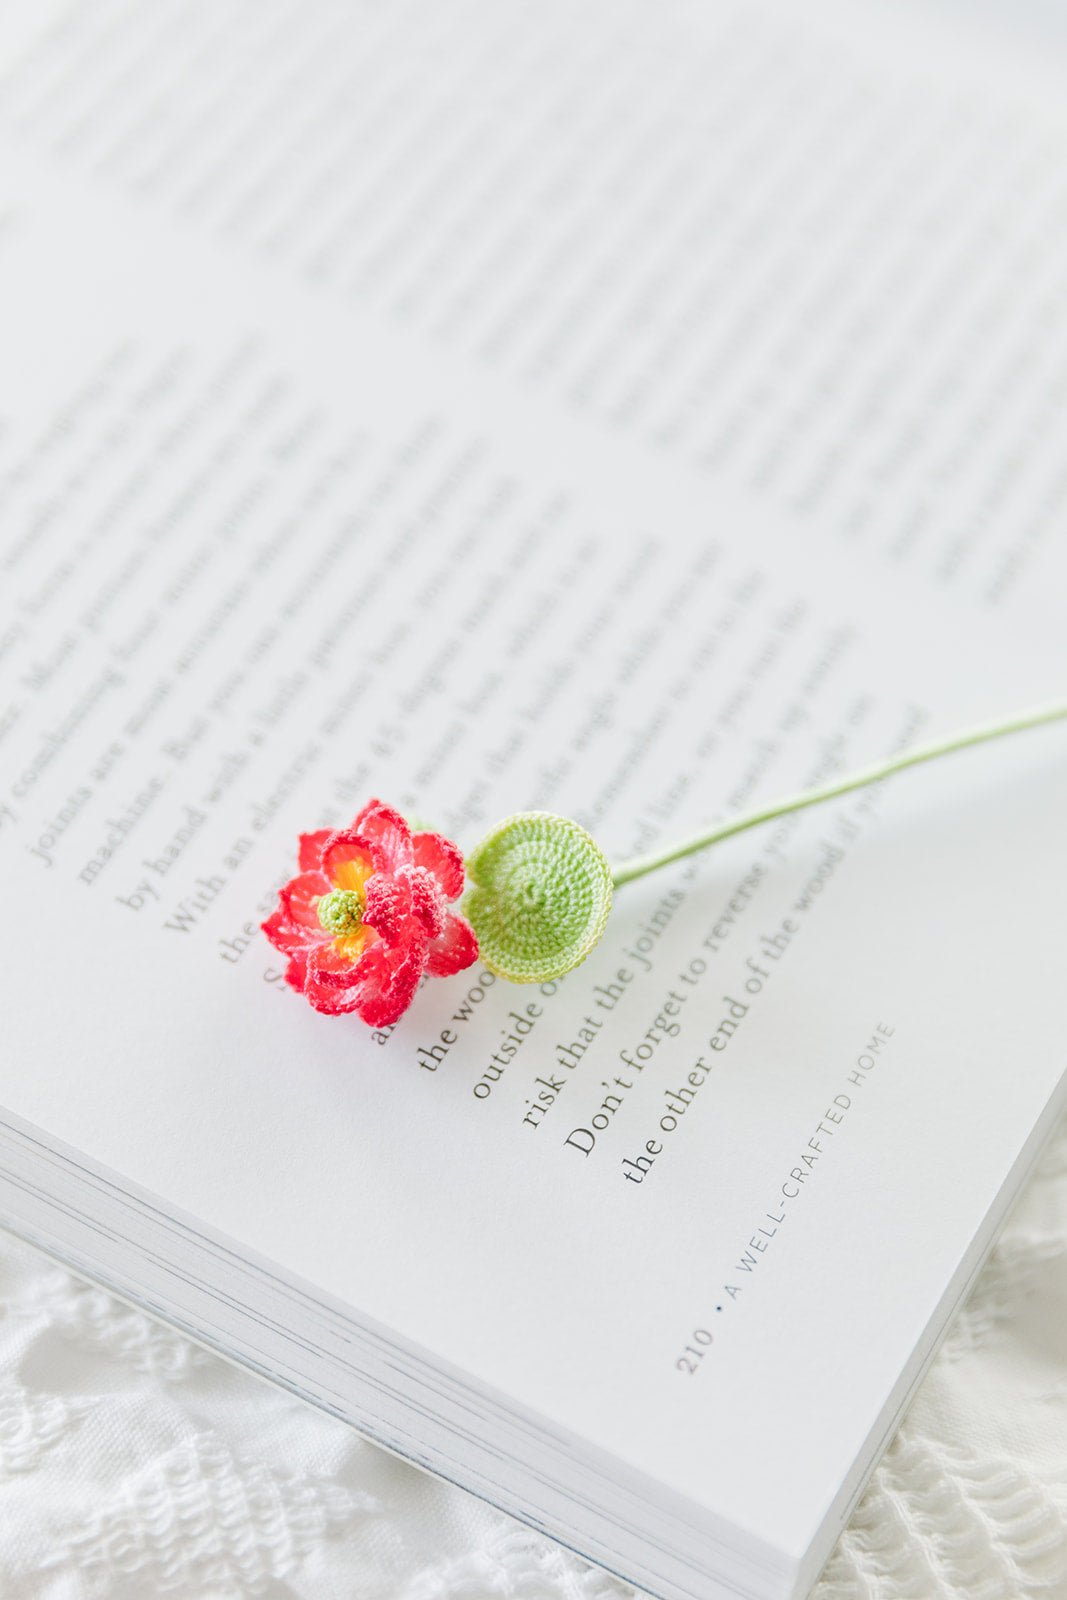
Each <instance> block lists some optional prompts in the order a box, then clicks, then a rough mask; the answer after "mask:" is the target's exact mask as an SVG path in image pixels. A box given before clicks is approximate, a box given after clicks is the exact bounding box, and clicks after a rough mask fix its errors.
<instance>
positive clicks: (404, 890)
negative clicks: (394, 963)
mask: <svg viewBox="0 0 1067 1600" xmlns="http://www.w3.org/2000/svg"><path fill="white" fill-rule="evenodd" d="M412 909H413V908H412V904H411V885H410V884H409V883H408V881H407V879H406V878H394V877H391V876H390V874H389V873H387V872H376V873H375V874H374V877H373V878H369V879H368V880H367V900H366V904H365V905H364V907H363V920H364V922H365V923H366V924H367V926H368V927H370V928H374V929H375V931H376V932H378V933H380V934H381V936H382V938H383V939H385V940H386V941H387V942H388V943H389V944H397V943H398V942H401V941H403V940H404V935H405V932H406V931H407V928H408V924H409V923H411V921H412Z"/></svg>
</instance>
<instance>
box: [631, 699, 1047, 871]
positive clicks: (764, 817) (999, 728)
mask: <svg viewBox="0 0 1067 1600" xmlns="http://www.w3.org/2000/svg"><path fill="white" fill-rule="evenodd" d="M1063 717H1067V702H1064V701H1060V702H1058V703H1057V704H1056V705H1051V706H1042V707H1040V708H1039V709H1038V710H1036V711H1027V712H1024V713H1023V714H1022V715H1021V716H1015V717H1009V718H1007V719H1006V720H1004V721H1001V722H989V723H986V724H985V725H984V726H983V727H979V728H970V729H968V730H967V731H966V732H964V733H958V734H955V735H953V736H952V737H951V738H948V739H937V740H934V741H933V742H932V743H930V744H919V745H915V746H913V748H912V749H910V750H905V751H904V753H903V754H902V755H899V756H892V757H891V758H890V759H889V760H888V761H877V762H875V763H874V765H873V766H870V767H863V768H862V769H861V770H860V771H859V772H853V773H851V774H850V775H849V776H848V777H845V778H840V779H838V780H836V781H835V782H833V783H825V784H823V785H822V786H821V787H820V788H818V789H805V790H802V791H801V793H800V794H792V795H789V796H788V797H787V798H786V799H785V800H779V801H778V802H777V804H776V805H770V806H764V807H762V808H761V809H760V810H759V811H750V812H749V813H748V814H747V815H746V816H743V817H737V818H735V819H734V820H733V821H732V822H725V823H723V824H722V825H721V826H720V827H717V828H712V829H710V830H709V831H708V832H705V833H698V834H695V835H694V836H693V837H692V838H691V839H685V840H683V841H682V843H681V844H677V845H673V846H672V847H671V848H670V849H668V850H663V851H660V852H659V853H658V854H656V855H648V856H635V857H634V859H633V860H632V861H624V862H623V864H622V866H620V867H616V868H615V870H614V873H613V874H612V878H613V882H614V885H615V887H616V889H618V888H619V887H620V886H621V885H622V884H624V883H632V882H633V880H634V879H635V878H643V877H644V875H645V873H646V872H655V871H656V870H657V869H658V868H659V867H667V866H670V864H671V863H672V862H673V861H681V860H682V859H683V858H684V857H685V856H691V855H695V854H696V852H697V851H698V850H706V849H707V848H708V846H709V845H712V844H718V843H719V841H720V840H722V839H729V838H731V837H732V836H733V835H734V834H735V833H744V832H745V830H746V829H747V828H756V827H758V826H759V824H760V823H761V822H770V821H771V820H772V819H773V818H774V817H782V816H785V814H786V813H787V812H789V811H802V810H803V809H804V808H805V806H817V805H821V803H822V802H823V801H824V800H833V799H835V798H836V797H837V796H838V795H841V794H849V793H850V792H851V791H852V790H853V789H864V788H866V787H867V785H868V784H871V783H878V782H880V780H881V779H882V778H888V777H890V776H891V775H892V774H893V773H894V772H901V771H903V769H904V768H905V767H914V766H918V764H919V762H921V761H932V760H933V759H934V758H935V757H936V756H944V755H948V754H949V753H950V752H951V751H953V750H965V749H967V747H968V746H969V745H974V744H984V743H985V742H986V740H988V739H1000V738H1002V737H1003V736H1004V735H1005V734H1008V733H1021V732H1022V731H1023V730H1024V729H1026V728H1038V727H1040V726H1041V725H1042V724H1043V723H1046V722H1056V721H1059V720H1060V719H1061V718H1063Z"/></svg>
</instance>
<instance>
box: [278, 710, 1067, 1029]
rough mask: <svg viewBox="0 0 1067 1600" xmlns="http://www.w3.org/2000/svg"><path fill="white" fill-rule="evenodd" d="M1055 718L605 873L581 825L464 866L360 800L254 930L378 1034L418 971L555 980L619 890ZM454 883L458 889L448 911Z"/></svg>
mask: <svg viewBox="0 0 1067 1600" xmlns="http://www.w3.org/2000/svg"><path fill="white" fill-rule="evenodd" d="M1062 717H1067V704H1064V703H1061V704H1057V705H1053V706H1046V707H1042V708H1041V709H1039V710H1037V711H1031V712H1026V713H1024V714H1023V715H1021V716H1016V717H1011V718H1009V719H1007V720H1005V721H1001V722H994V723H988V724H986V725H985V726H983V727H979V728H972V729H969V730H967V731H965V732H963V733H959V734H956V735H954V736H952V737H951V738H948V739H941V740H937V741H935V742H933V743H930V744H924V745H916V746H915V747H914V748H912V749H911V750H907V751H905V752H904V753H903V754H902V755H898V756H893V757H892V758H891V759H889V760H887V761H881V762H876V763H875V764H874V765H873V766H869V767H864V768H863V769H862V770H861V771H859V772H854V773H852V774H850V775H849V776H848V777H845V778H841V779H839V780H837V781H835V782H832V783H827V784H823V785H822V786H821V787H820V788H817V789H807V790H804V791H802V792H801V793H799V794H793V795H790V796H788V797H787V798H786V799H784V800H780V801H778V802H777V803H776V804H774V805H770V806H764V807H761V808H760V809H759V810H758V811H752V812H748V813H746V814H745V815H744V816H741V817H737V818H735V819H734V820H733V821H731V822H727V823H723V824H722V825H721V826H719V827H716V828H712V829H710V830H707V831H705V832H703V833H699V834H695V835H694V836H692V837H691V838H689V839H685V840H682V841H681V842H680V843H679V844H677V845H674V846H672V847H671V848H669V849H667V850H663V851H661V852H659V853H657V854H655V855H649V856H640V857H637V858H636V859H634V860H632V861H627V862H624V863H623V864H622V865H621V866H619V867H615V868H614V869H613V868H612V867H611V866H610V864H609V862H608V860H607V858H606V856H605V855H604V853H603V851H602V850H601V849H600V847H599V845H598V844H597V843H596V840H595V839H593V837H592V836H591V835H590V834H588V833H587V832H586V831H585V829H584V828H582V827H579V825H578V823H576V822H572V821H571V819H570V818H569V817H560V816H556V815H554V814H553V813H551V812H547V811H526V812H519V813H518V814H517V815H515V816H511V817H506V818H505V819H504V820H503V821H502V822H499V823H497V825H496V826H495V827H494V828H493V829H491V830H490V832H489V833H488V834H487V835H486V837H485V838H484V839H483V840H482V841H481V843H480V844H479V845H477V846H476V847H475V849H474V850H473V851H472V853H471V855H470V856H469V857H468V859H467V862H466V868H464V861H463V856H462V854H461V853H460V850H459V848H458V847H457V846H456V845H455V844H453V843H452V842H451V840H449V839H446V838H444V836H443V835H442V834H439V833H432V832H422V831H415V832H413V831H412V829H411V827H410V826H409V825H408V823H407V822H406V821H405V820H404V818H403V817H402V816H401V815H400V813H399V812H398V811H394V810H393V808H392V807H391V806H387V805H383V804H382V802H381V801H380V800H371V801H370V802H369V803H368V804H367V805H366V806H364V808H363V810H362V811H361V812H360V813H359V815H358V816H357V817H356V819H355V821H354V822H353V823H352V825H351V827H349V828H339V829H333V830H331V829H329V828H324V829H321V830H320V831H319V832H317V833H305V834H301V836H300V856H299V868H300V870H299V872H298V874H297V876H296V877H295V878H291V879H290V881H289V882H288V883H287V884H286V885H285V887H284V888H283V889H282V891H281V893H280V895H279V900H278V909H277V910H276V911H275V912H274V914H273V915H272V916H271V917H269V918H268V919H267V921H266V922H264V923H263V925H262V926H263V931H264V933H265V934H266V935H267V938H268V939H269V940H270V941H271V943H272V944H273V945H274V946H275V947H276V948H277V949H278V950H281V951H282V952H283V953H284V954H285V955H286V956H288V958H289V962H288V967H287V969H286V974H285V976H286V980H287V981H288V983H289V984H290V985H291V986H292V987H293V988H294V989H296V990H297V991H298V992H299V993H300V994H303V995H304V996H305V998H306V999H307V1000H308V1002H309V1003H310V1004H311V1005H312V1006H313V1007H314V1009H315V1010H316V1011H321V1012H325V1013H327V1014H328V1015H331V1016H336V1015H340V1014H343V1013H347V1012H355V1014H356V1015H357V1016H359V1017H361V1018H362V1020H363V1021H364V1022H366V1023H369V1024H370V1025H371V1026H372V1027H375V1028H381V1027H387V1026H389V1024H390V1023H394V1022H396V1021H398V1019H399V1018H400V1017H401V1016H402V1015H403V1014H404V1012H405V1011H406V1010H407V1008H408V1006H409V1005H410V1004H411V1001H412V1000H413V998H414V996H415V991H416V989H417V988H418V986H419V982H420V980H421V978H422V976H423V974H424V973H426V974H428V975H429V976H431V977H439V978H442V977H448V976H450V975H451V974H452V973H454V972H461V971H462V970H463V969H464V968H465V967H469V966H471V965H472V963H473V962H475V961H477V960H481V962H482V964H483V965H484V966H485V967H487V968H488V969H489V971H490V972H494V973H496V974H497V975H498V976H499V977H502V978H509V979H511V980H512V981H513V982H514V983H545V982H547V981H549V980H551V979H555V978H561V977H563V975H564V973H567V972H570V971H571V970H572V969H573V968H574V967H576V966H578V965H579V963H580V962H582V961H584V960H585V958H586V956H587V955H588V954H589V953H590V951H591V950H593V949H594V948H595V946H596V945H597V944H598V943H599V941H600V938H601V936H602V934H603V932H604V929H605V927H606V925H607V921H608V916H609V913H610V911H611V901H612V894H613V891H614V890H615V889H617V888H620V887H621V886H622V885H623V884H626V883H630V882H632V881H633V879H635V878H640V877H643V876H644V875H645V874H646V873H649V872H655V871H657V870H658V869H659V868H660V867H665V866H669V865H670V864H671V863H672V862H675V861H680V860H682V859H683V858H684V857H685V856H689V855H693V854H695V853H696V852H697V851H698V850H706V849H707V848H708V847H709V846H710V845H713V844H717V843H718V842H719V841H720V840H723V839H728V838H731V837H732V836H733V835H734V834H736V833H743V832H744V831H745V830H746V829H747V828H755V827H758V826H759V824H760V823H762V822H770V821H771V820H772V818H774V817H780V816H784V815H785V814H786V813H787V812H791V811H800V810H803V809H804V808H805V807H807V806H813V805H818V804H820V803H821V802H822V801H824V800H832V799H834V798H835V797H836V796H838V795H843V794H848V793H849V792H850V791H851V790H853V789H861V788H864V787H866V786H867V785H868V784H872V783H877V782H879V781H880V780H881V779H882V778H888V777H889V776H890V775H891V774H892V773H894V772H900V771H902V770H903V769H904V768H905V767H913V766H917V765H918V764H919V763H920V762H923V761H931V760H933V759H934V758H935V757H936V756H942V755H947V754H949V753H950V752H951V751H954V750H963V749H966V748H967V747H968V746H970V745H976V744H983V743H985V742H986V741H987V740H990V739H998V738H1001V737H1002V736H1003V735H1005V734H1008V733H1018V732H1021V731H1022V730H1023V729H1025V728H1036V727H1039V726H1040V725H1041V724H1043V723H1046V722H1054V721H1056V720H1058V719H1059V718H1062ZM465 877H466V878H469V880H470V887H469V888H468V890H467V894H466V897H465V899H464V901H463V906H462V911H456V910H453V909H452V907H453V905H454V903H455V902H456V901H457V900H458V899H459V896H460V895H461V894H462V893H463V888H464V879H465Z"/></svg>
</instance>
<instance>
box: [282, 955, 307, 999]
mask: <svg viewBox="0 0 1067 1600" xmlns="http://www.w3.org/2000/svg"><path fill="white" fill-rule="evenodd" d="M307 971H308V964H307V953H306V951H303V950H297V951H294V953H293V954H292V955H291V956H290V957H289V965H288V966H287V967H286V969H285V981H286V983H287V984H288V985H289V987H290V988H291V989H295V990H296V992H297V994H303V992H304V984H305V983H306V982H307Z"/></svg>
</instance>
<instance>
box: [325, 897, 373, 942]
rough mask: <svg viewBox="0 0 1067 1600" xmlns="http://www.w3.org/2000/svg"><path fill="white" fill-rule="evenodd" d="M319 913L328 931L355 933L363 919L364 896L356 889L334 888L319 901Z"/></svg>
mask: <svg viewBox="0 0 1067 1600" xmlns="http://www.w3.org/2000/svg"><path fill="white" fill-rule="evenodd" d="M318 913H319V922H320V923H321V924H322V926H323V927H324V928H325V929H326V932H327V933H333V934H343V933H355V931H356V929H357V928H358V927H359V925H360V923H361V922H362V921H363V896H362V895H360V894H357V893H356V891H355V889H332V890H331V891H330V893H329V894H324V895H323V897H322V899H321V900H320V901H319V904H318Z"/></svg>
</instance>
